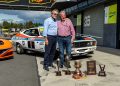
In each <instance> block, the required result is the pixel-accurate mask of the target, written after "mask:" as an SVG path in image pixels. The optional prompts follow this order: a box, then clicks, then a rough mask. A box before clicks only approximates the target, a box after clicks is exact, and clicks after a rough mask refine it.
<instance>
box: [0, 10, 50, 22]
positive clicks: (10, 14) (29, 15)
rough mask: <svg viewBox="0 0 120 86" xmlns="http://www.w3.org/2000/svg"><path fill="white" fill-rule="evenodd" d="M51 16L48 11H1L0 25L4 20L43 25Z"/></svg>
mask: <svg viewBox="0 0 120 86" xmlns="http://www.w3.org/2000/svg"><path fill="white" fill-rule="evenodd" d="M49 16H50V12H47V11H23V10H0V23H1V22H2V21H4V20H6V21H9V22H17V23H24V22H26V21H30V20H31V21H33V22H40V23H43V21H44V19H46V18H48V17H49Z"/></svg>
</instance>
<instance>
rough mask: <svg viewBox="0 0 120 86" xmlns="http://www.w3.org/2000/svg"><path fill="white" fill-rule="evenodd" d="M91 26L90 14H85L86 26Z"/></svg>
mask: <svg viewBox="0 0 120 86" xmlns="http://www.w3.org/2000/svg"><path fill="white" fill-rule="evenodd" d="M89 26H90V16H89V15H88V16H85V17H84V27H89Z"/></svg>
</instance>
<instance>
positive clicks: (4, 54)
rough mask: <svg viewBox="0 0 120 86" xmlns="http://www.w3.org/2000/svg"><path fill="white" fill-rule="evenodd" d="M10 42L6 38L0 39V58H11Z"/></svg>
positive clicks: (11, 48)
mask: <svg viewBox="0 0 120 86" xmlns="http://www.w3.org/2000/svg"><path fill="white" fill-rule="evenodd" d="M13 56H14V55H13V47H12V43H11V42H10V41H9V40H6V39H0V59H6V58H13Z"/></svg>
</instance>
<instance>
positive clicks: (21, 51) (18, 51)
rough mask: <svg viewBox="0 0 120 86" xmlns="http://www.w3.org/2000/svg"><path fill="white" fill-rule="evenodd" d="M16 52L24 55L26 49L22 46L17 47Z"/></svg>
mask: <svg viewBox="0 0 120 86" xmlns="http://www.w3.org/2000/svg"><path fill="white" fill-rule="evenodd" d="M16 52H17V54H23V53H24V49H23V48H22V46H21V45H20V44H17V45H16Z"/></svg>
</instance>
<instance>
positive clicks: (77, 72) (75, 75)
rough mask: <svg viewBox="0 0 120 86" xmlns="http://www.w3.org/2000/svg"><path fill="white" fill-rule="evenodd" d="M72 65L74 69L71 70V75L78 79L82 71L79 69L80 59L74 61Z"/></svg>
mask: <svg viewBox="0 0 120 86" xmlns="http://www.w3.org/2000/svg"><path fill="white" fill-rule="evenodd" d="M74 67H75V68H76V70H75V71H74V72H73V76H72V77H73V78H74V79H80V78H81V77H82V72H81V71H80V68H81V63H80V61H75V63H74Z"/></svg>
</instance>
